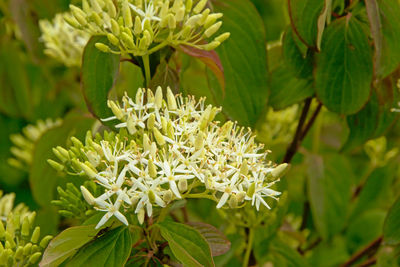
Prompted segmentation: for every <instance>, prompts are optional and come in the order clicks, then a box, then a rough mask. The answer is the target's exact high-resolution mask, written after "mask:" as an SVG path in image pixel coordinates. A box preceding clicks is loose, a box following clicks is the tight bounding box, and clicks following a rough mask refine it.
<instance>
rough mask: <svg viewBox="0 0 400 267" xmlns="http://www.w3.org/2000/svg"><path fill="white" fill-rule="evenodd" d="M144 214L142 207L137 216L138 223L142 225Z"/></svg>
mask: <svg viewBox="0 0 400 267" xmlns="http://www.w3.org/2000/svg"><path fill="white" fill-rule="evenodd" d="M144 215H145V211H144V209H141V210H139V212H138V215H137V217H138V221H139V224H140V225H142V224H143V222H144Z"/></svg>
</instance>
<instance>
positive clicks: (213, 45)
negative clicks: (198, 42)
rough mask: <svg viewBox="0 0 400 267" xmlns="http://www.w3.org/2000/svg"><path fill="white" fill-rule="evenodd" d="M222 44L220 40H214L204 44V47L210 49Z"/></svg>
mask: <svg viewBox="0 0 400 267" xmlns="http://www.w3.org/2000/svg"><path fill="white" fill-rule="evenodd" d="M220 44H221V43H220V42H218V41H215V40H214V41H212V42H211V43H209V44H206V45H204V46H203V48H204V50H207V51H210V50H214V49H215V48H217V47H218V46H219V45H220Z"/></svg>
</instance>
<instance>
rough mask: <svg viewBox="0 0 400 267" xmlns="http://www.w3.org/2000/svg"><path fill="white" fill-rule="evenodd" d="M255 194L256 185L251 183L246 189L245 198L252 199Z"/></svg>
mask: <svg viewBox="0 0 400 267" xmlns="http://www.w3.org/2000/svg"><path fill="white" fill-rule="evenodd" d="M255 192H256V184H255V183H252V184H251V185H250V186H249V188H248V189H247V193H246V194H247V196H248V197H253V195H254V193H255Z"/></svg>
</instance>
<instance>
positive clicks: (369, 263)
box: [357, 258, 376, 267]
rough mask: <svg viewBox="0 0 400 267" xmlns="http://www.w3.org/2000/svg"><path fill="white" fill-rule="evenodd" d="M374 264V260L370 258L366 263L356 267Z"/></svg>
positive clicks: (366, 266)
mask: <svg viewBox="0 0 400 267" xmlns="http://www.w3.org/2000/svg"><path fill="white" fill-rule="evenodd" d="M375 263H376V258H370V259H368V260H366V261H364V262H363V263H361V264H360V265H358V266H357V267H368V266H371V265H374V264H375Z"/></svg>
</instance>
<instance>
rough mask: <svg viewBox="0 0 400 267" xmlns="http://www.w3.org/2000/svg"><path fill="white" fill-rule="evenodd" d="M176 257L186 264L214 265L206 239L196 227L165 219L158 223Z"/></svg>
mask: <svg viewBox="0 0 400 267" xmlns="http://www.w3.org/2000/svg"><path fill="white" fill-rule="evenodd" d="M157 227H158V228H159V229H160V231H161V235H162V237H163V238H165V240H167V241H168V244H169V247H170V248H171V250H172V252H173V254H174V255H175V257H176V258H177V259H178V260H179V261H180V262H181V263H182V264H183V265H185V266H193V267H194V266H199V267H200V266H214V261H213V258H212V256H211V249H210V246H209V245H208V243H207V241H206V239H205V238H204V237H203V236H202V235H201V234H200V233H199V232H198V231H197V230H195V229H194V228H192V227H190V226H188V225H184V224H181V223H176V222H170V221H164V222H161V223H159V224H157Z"/></svg>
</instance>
